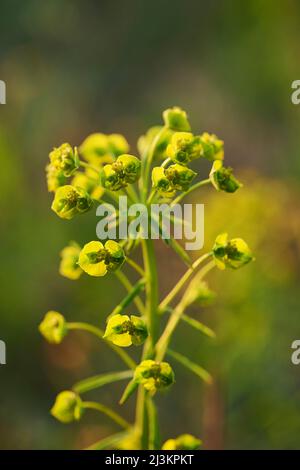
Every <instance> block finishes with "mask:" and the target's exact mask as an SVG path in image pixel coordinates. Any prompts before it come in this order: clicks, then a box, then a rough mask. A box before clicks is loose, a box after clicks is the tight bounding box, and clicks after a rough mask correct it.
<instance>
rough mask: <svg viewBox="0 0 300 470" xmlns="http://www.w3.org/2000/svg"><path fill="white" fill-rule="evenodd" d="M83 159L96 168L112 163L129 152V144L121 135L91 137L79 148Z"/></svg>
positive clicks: (99, 134) (98, 134)
mask: <svg viewBox="0 0 300 470" xmlns="http://www.w3.org/2000/svg"><path fill="white" fill-rule="evenodd" d="M79 151H80V153H81V155H82V156H83V158H84V159H85V160H86V161H88V162H90V163H92V164H93V165H96V166H101V165H103V164H104V163H111V162H113V161H114V159H115V158H116V157H118V156H119V155H122V154H126V153H127V152H128V151H129V144H128V142H127V140H126V139H125V137H124V136H123V135H121V134H110V135H106V134H102V133H100V132H98V133H95V134H91V135H89V136H88V137H87V138H86V139H85V140H84V141H83V143H82V144H81V145H80V147H79Z"/></svg>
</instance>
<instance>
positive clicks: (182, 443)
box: [162, 434, 202, 450]
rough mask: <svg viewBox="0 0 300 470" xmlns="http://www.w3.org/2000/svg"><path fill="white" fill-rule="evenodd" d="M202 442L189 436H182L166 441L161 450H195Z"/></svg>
mask: <svg viewBox="0 0 300 470" xmlns="http://www.w3.org/2000/svg"><path fill="white" fill-rule="evenodd" d="M201 444H202V441H200V439H197V438H196V437H194V436H192V435H191V434H182V435H181V436H178V437H177V438H176V439H168V440H167V441H166V442H165V443H164V444H163V446H162V450H197V449H199V447H200V446H201Z"/></svg>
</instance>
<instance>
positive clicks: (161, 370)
mask: <svg viewBox="0 0 300 470" xmlns="http://www.w3.org/2000/svg"><path fill="white" fill-rule="evenodd" d="M134 380H135V381H136V382H137V383H139V384H142V385H143V386H144V388H145V389H146V390H148V391H149V392H150V393H151V394H154V393H155V392H156V391H157V390H162V389H164V388H167V387H169V386H170V385H172V384H173V383H174V382H175V376H174V372H173V369H172V367H171V366H170V364H168V363H167V362H156V361H152V360H151V359H147V360H145V361H142V362H141V363H140V364H139V365H138V366H137V368H136V369H135V373H134Z"/></svg>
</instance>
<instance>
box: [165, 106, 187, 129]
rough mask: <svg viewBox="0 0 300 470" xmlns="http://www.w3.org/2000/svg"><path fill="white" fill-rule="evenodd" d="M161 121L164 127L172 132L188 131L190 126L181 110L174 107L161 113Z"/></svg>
mask: <svg viewBox="0 0 300 470" xmlns="http://www.w3.org/2000/svg"><path fill="white" fill-rule="evenodd" d="M163 119H164V123H165V125H166V127H168V128H170V129H172V130H173V131H190V130H191V126H190V123H189V121H188V118H187V114H186V112H185V111H183V109H181V108H179V107H177V106H174V108H169V109H166V110H165V111H164V112H163Z"/></svg>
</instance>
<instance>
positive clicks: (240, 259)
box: [213, 233, 253, 269]
mask: <svg viewBox="0 0 300 470" xmlns="http://www.w3.org/2000/svg"><path fill="white" fill-rule="evenodd" d="M213 256H214V259H215V262H216V265H217V266H218V268H220V269H225V268H233V269H238V268H240V267H242V266H244V265H245V264H247V263H249V261H251V260H253V255H252V253H251V251H250V248H249V247H248V245H247V243H246V242H245V241H244V240H243V239H242V238H233V239H232V240H228V234H227V233H222V234H221V235H218V236H217V238H216V241H215V244H214V246H213Z"/></svg>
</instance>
